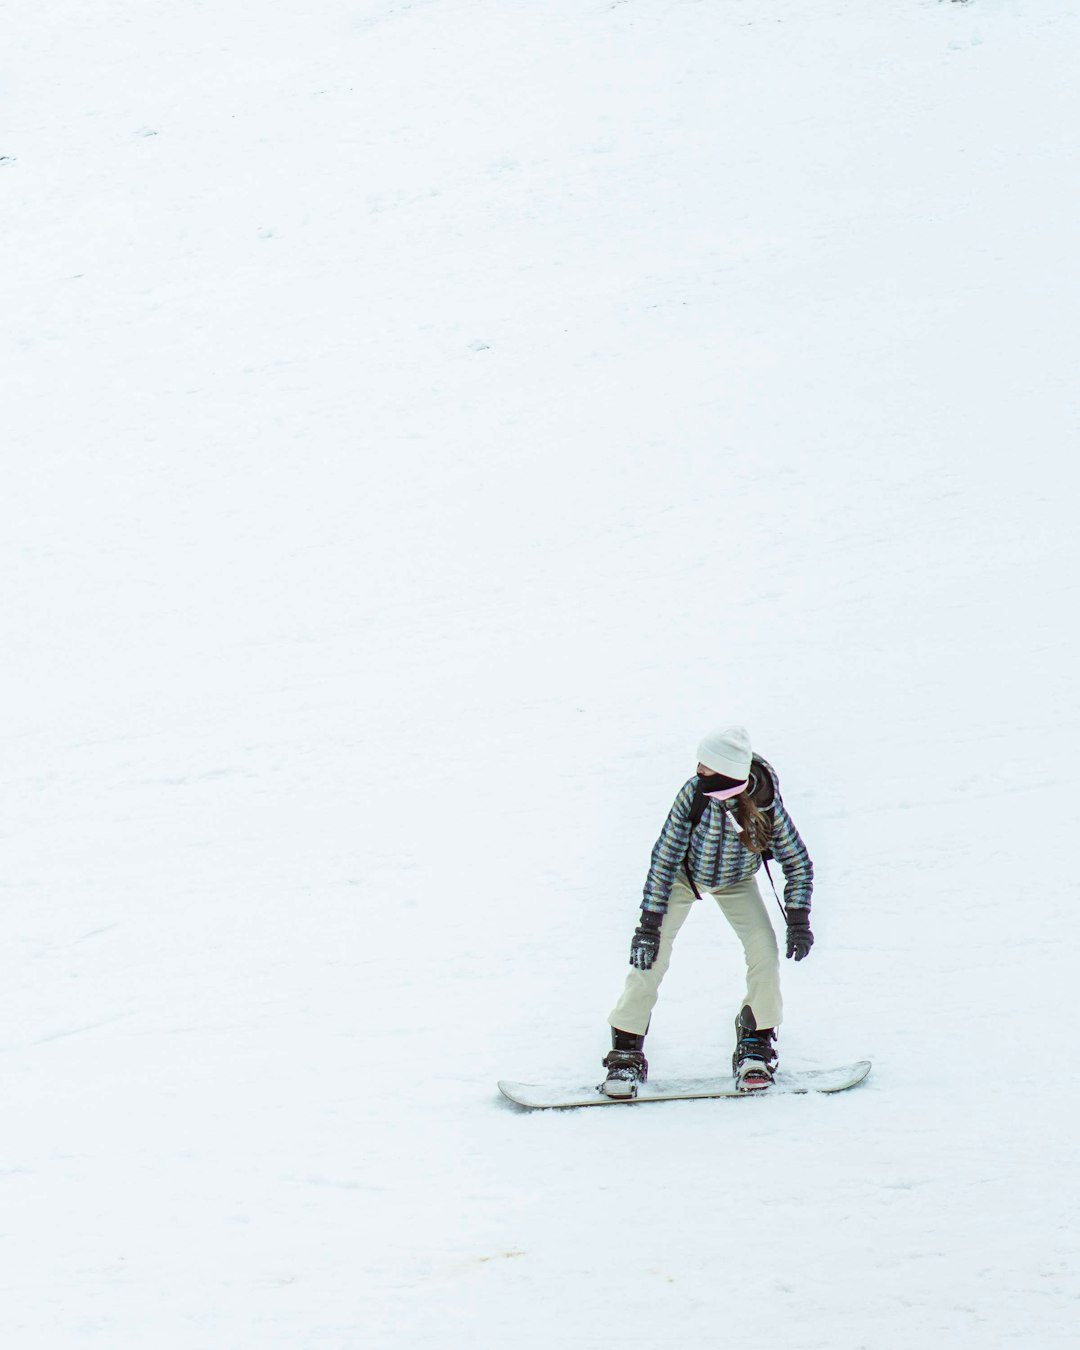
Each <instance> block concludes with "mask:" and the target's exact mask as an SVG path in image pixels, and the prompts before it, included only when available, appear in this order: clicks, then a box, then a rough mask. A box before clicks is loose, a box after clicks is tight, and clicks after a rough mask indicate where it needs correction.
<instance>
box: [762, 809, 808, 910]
mask: <svg viewBox="0 0 1080 1350" xmlns="http://www.w3.org/2000/svg"><path fill="white" fill-rule="evenodd" d="M770 848H771V850H772V855H773V857H774V858H775V859H776V860H777V862H778V863H779V864H780V866H781V867H782V868H783V869H784V909H785V910H805V911H806V913H807V914H809V913H810V897H811V896H812V895H813V892H814V864H813V863H812V862H811V861H810V854H809V853H808V852H807V851H806V845H805V844H804V843H803V841H802V839H801V837H800V835H799V831H798V830H797V829H796V828H795V824H794V822H793V821H792V819H791V817H790V816H789V815H788V813H787V808H786V807H785V806H784V803H783V802H782V801H781V800H780V797H779V795H778V796H777V798H776V805H775V806H774V808H773V829H772V839H771V841H770Z"/></svg>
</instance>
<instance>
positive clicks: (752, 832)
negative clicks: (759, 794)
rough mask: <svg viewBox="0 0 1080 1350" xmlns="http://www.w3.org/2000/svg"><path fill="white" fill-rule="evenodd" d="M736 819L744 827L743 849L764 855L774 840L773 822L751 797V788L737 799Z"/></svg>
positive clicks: (741, 793) (741, 837)
mask: <svg viewBox="0 0 1080 1350" xmlns="http://www.w3.org/2000/svg"><path fill="white" fill-rule="evenodd" d="M735 819H736V820H737V821H738V822H739V824H740V826H741V827H742V834H741V835H740V836H739V838H740V840H741V842H742V845H743V847H744V848H748V849H749V850H750V852H751V853H764V852H765V851H766V850H767V849H768V847H769V842H770V840H771V839H772V822H771V821H770V820H769V817H768V816H767V815H766V814H765V812H764V811H763V810H762V809H761V807H760V806H758V804H757V802H755V801H754V799H753V798H752V797H751V796H750V789H749V788H747V790H746V791H745V792H740V793H739V795H738V796H737V797H736V798H735Z"/></svg>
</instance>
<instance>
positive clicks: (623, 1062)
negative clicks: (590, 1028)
mask: <svg viewBox="0 0 1080 1350" xmlns="http://www.w3.org/2000/svg"><path fill="white" fill-rule="evenodd" d="M644 1046H645V1037H644V1036H635V1035H634V1033H633V1032H631V1031H618V1030H617V1029H616V1028H615V1027H612V1029H611V1051H610V1053H608V1054H607V1055H605V1056H604V1068H605V1069H607V1071H608V1072H607V1078H606V1079H605V1080H604V1081H603V1082H602V1083H601V1084H600V1091H601V1092H603V1093H606V1094H607V1096H609V1097H625V1098H630V1097H636V1096H637V1090H638V1084H639V1083H644V1082H645V1080H646V1078H648V1076H649V1061H648V1060H647V1059H646V1058H645V1055H644V1054H643V1053H642V1052H643V1049H644Z"/></svg>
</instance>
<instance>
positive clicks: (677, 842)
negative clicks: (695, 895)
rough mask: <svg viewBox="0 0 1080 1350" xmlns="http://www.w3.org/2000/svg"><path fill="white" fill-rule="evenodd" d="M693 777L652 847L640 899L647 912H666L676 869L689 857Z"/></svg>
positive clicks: (678, 797)
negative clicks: (687, 851)
mask: <svg viewBox="0 0 1080 1350" xmlns="http://www.w3.org/2000/svg"><path fill="white" fill-rule="evenodd" d="M695 781H696V780H695V779H693V778H691V779H690V780H689V781H688V782H686V783H684V784H683V787H682V789H681V790H680V792H679V795H678V796H677V797H676V798H675V803H674V805H673V806H672V808H671V810H670V811H669V812H668V818H667V820H665V821H664V828H663V829H662V830H661V831H660V838H659V839H658V840H657V841H656V844H655V846H654V848H653V851H652V860H651V862H650V864H649V875H648V876H647V877H646V878H645V893H644V897H643V899H642V901H641V909H642V912H643V913H644V914H660V915H663V914H666V913H667V906H668V897H669V896H670V895H671V888H672V886H674V884H675V873H676V872H677V871H678V870H679V868H680V867H681V866H682V865H683V863H684V861H685V860H686V850H687V848H688V847H689V844H690V806H691V803H692V802H693V800H694V783H695Z"/></svg>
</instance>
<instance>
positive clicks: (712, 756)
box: [697, 727, 752, 783]
mask: <svg viewBox="0 0 1080 1350" xmlns="http://www.w3.org/2000/svg"><path fill="white" fill-rule="evenodd" d="M751 754H752V752H751V749H750V733H749V732H748V731H747V730H746V728H745V727H720V728H719V729H718V730H716V731H710V732H709V734H708V735H707V736H706V737H705V738H704V739H703V740H702V742H701V744H700V745H699V746H698V752H697V757H698V763H699V764H704V765H705V767H706V768H707V769H712V770H713V772H714V773H722V774H724V776H725V777H727V778H734V779H735V780H736V782H740V783H741V782H742V781H743V779H744V778H749V777H750V758H751Z"/></svg>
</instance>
